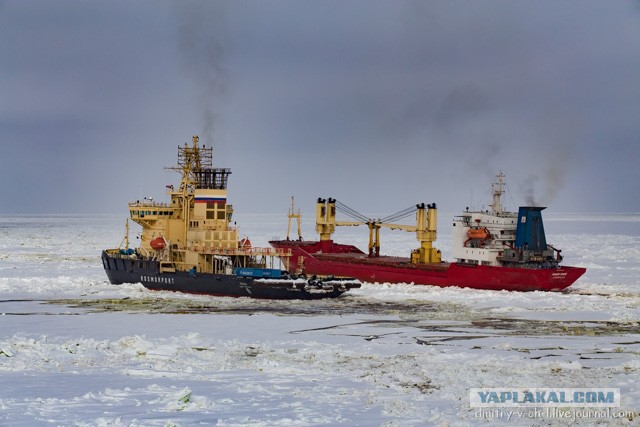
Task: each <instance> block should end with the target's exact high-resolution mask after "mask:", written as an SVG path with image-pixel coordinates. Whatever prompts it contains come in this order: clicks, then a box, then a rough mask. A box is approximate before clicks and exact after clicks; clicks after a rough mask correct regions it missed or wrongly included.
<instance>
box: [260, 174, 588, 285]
mask: <svg viewBox="0 0 640 427" xmlns="http://www.w3.org/2000/svg"><path fill="white" fill-rule="evenodd" d="M503 179H504V175H503V174H502V173H499V174H498V175H497V182H496V183H494V184H493V185H492V189H493V203H492V204H491V209H490V210H482V211H469V209H468V208H467V210H466V211H465V212H463V213H462V214H461V215H459V216H458V217H456V218H455V219H454V221H453V233H452V235H453V242H452V253H453V257H454V258H455V261H454V262H451V263H448V262H442V260H441V253H440V251H439V250H438V249H437V248H436V247H435V246H434V243H435V241H436V238H437V223H436V221H437V219H436V218H437V209H436V204H435V203H432V204H430V205H427V206H426V208H425V204H424V203H422V204H418V205H416V207H415V208H412V209H405V210H403V211H400V212H398V213H396V214H393V215H390V216H389V217H387V218H384V219H382V220H373V219H369V218H367V217H366V216H364V215H362V214H359V213H358V212H356V211H355V210H353V209H351V208H349V207H348V206H346V205H344V204H343V203H341V202H339V201H337V200H335V199H332V198H329V199H328V200H325V199H318V203H317V205H316V231H317V232H318V234H319V236H320V240H319V241H290V240H280V241H271V242H270V244H271V245H272V246H273V247H274V248H277V249H282V250H285V249H286V250H291V253H292V262H293V265H292V267H291V268H292V269H295V270H297V271H304V272H306V273H307V274H333V275H336V276H350V277H355V278H357V279H360V280H362V281H366V282H374V283H375V282H377V283H414V284H419V285H435V286H442V287H446V286H458V287H469V288H476V289H492V290H514V291H534V290H547V291H557V290H561V289H564V288H566V287H568V286H570V285H571V284H573V283H574V282H575V281H576V280H577V279H578V278H579V277H580V276H581V275H582V274H584V272H585V271H586V270H585V269H584V268H581V267H567V266H560V262H561V261H562V256H561V255H560V251H559V250H557V249H555V248H554V247H553V246H551V245H548V244H547V242H546V236H545V232H544V225H543V222H542V214H541V212H542V210H543V209H545V208H543V207H534V206H525V207H521V208H520V209H519V212H518V213H515V212H506V211H504V210H503V207H502V202H501V197H502V195H503V193H504V190H503V186H504V181H503ZM336 209H339V210H340V211H341V212H343V213H345V214H347V215H349V216H351V217H352V218H354V219H355V220H356V221H345V222H341V221H337V220H336ZM413 212H415V216H416V224H415V225H403V224H397V223H395V222H394V221H396V220H397V219H400V218H403V217H406V216H408V215H409V214H413ZM356 225H367V226H368V228H369V248H368V249H369V250H368V253H365V252H363V251H361V250H360V249H358V248H356V247H355V246H353V245H345V244H338V243H335V242H334V241H333V240H332V239H331V236H332V234H333V232H334V231H335V228H336V226H356ZM381 227H386V228H391V229H401V230H405V231H409V232H415V233H416V238H417V240H418V242H419V243H420V246H419V247H418V248H416V249H414V250H412V251H411V254H410V257H408V258H403V257H393V256H381V255H380V228H381Z"/></svg>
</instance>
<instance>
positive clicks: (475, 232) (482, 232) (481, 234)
mask: <svg viewBox="0 0 640 427" xmlns="http://www.w3.org/2000/svg"><path fill="white" fill-rule="evenodd" d="M490 235H491V233H489V230H487V229H486V228H485V227H482V228H470V229H469V231H467V237H469V238H470V239H482V240H484V239H487V238H488V237H489V236H490Z"/></svg>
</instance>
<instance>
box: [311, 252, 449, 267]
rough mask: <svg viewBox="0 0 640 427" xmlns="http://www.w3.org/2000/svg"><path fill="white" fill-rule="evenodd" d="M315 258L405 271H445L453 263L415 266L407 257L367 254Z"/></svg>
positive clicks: (319, 255) (341, 254) (315, 256)
mask: <svg viewBox="0 0 640 427" xmlns="http://www.w3.org/2000/svg"><path fill="white" fill-rule="evenodd" d="M313 257H314V258H316V259H317V260H319V261H328V262H346V263H350V264H364V265H368V266H371V267H374V266H376V267H396V268H403V269H416V270H436V271H444V270H447V269H448V268H449V265H450V264H451V263H448V262H439V263H433V264H413V263H412V262H411V260H410V259H409V258H407V257H395V256H386V255H384V256H378V257H369V256H368V255H367V254H358V253H334V254H318V253H316V254H313Z"/></svg>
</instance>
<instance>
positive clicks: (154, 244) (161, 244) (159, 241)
mask: <svg viewBox="0 0 640 427" xmlns="http://www.w3.org/2000/svg"><path fill="white" fill-rule="evenodd" d="M149 244H150V245H151V248H152V249H155V250H156V251H161V250H163V249H164V248H165V247H166V246H167V242H166V241H165V240H164V237H162V236H160V237H156V238H155V239H153V240H152V241H151V242H149Z"/></svg>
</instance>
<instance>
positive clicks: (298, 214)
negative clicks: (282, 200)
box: [287, 196, 302, 240]
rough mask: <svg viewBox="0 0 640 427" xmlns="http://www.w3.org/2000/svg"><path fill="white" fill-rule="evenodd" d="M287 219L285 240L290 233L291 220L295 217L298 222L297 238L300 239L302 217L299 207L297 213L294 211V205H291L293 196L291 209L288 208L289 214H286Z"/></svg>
mask: <svg viewBox="0 0 640 427" xmlns="http://www.w3.org/2000/svg"><path fill="white" fill-rule="evenodd" d="M287 217H288V218H289V221H288V222H287V240H290V239H289V234H290V233H291V220H292V219H295V220H296V221H297V223H298V240H302V232H301V230H300V220H301V219H302V214H301V213H300V209H298V213H295V207H294V205H293V196H291V210H289V214H288V215H287Z"/></svg>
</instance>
